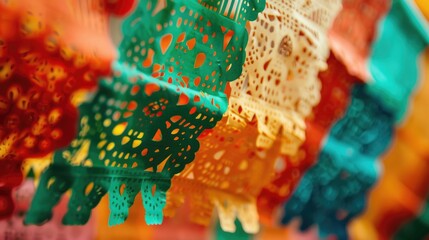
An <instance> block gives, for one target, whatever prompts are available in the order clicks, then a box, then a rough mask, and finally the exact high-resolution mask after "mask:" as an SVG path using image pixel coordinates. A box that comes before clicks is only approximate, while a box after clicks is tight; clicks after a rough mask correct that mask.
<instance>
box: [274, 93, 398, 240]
mask: <svg viewBox="0 0 429 240" xmlns="http://www.w3.org/2000/svg"><path fill="white" fill-rule="evenodd" d="M393 122H394V117H393V114H391V113H389V112H388V111H386V109H385V108H383V106H382V105H381V104H380V103H379V102H378V101H377V99H376V98H375V97H373V96H372V95H370V94H368V92H367V89H366V87H365V86H363V85H356V86H355V87H354V89H353V91H352V100H351V104H350V106H349V107H348V109H347V112H346V114H345V116H344V117H343V118H342V119H340V120H339V121H338V122H337V123H335V124H334V126H333V127H332V129H331V131H330V133H329V136H328V137H327V139H326V140H325V144H324V146H323V149H322V150H321V152H320V154H319V158H318V162H317V163H316V165H315V166H313V167H312V168H311V169H310V170H309V171H308V172H307V173H306V174H305V175H304V177H303V178H302V179H301V182H300V184H299V186H298V187H297V189H296V191H295V192H294V194H293V195H292V197H291V198H290V199H289V201H288V202H287V203H286V205H285V211H284V212H285V215H284V217H283V220H282V221H283V223H287V222H289V221H290V220H291V219H293V218H295V217H300V218H301V228H302V229H307V228H308V227H310V226H311V225H313V224H317V225H318V226H319V233H320V234H321V236H322V237H325V236H326V235H329V234H335V235H336V236H337V238H338V239H346V238H347V231H346V225H347V223H348V222H349V221H350V220H351V219H353V218H354V217H355V216H356V215H357V214H359V213H361V211H362V210H363V208H364V206H365V199H366V193H367V191H368V190H369V189H370V187H371V186H372V185H373V184H374V182H375V181H376V180H377V177H378V174H379V164H378V162H377V158H378V156H379V155H380V154H381V153H383V152H384V151H385V150H386V148H387V147H388V146H389V144H390V141H391V138H392V134H393Z"/></svg>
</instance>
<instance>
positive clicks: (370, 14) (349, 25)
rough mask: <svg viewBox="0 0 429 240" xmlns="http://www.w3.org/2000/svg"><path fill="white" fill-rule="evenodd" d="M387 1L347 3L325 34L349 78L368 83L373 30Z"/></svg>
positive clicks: (383, 11) (355, 0) (355, 1)
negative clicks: (327, 35)
mask: <svg viewBox="0 0 429 240" xmlns="http://www.w3.org/2000/svg"><path fill="white" fill-rule="evenodd" d="M390 2H391V1H389V0H378V1H373V0H347V1H343V8H342V10H341V11H340V13H339V14H338V15H337V17H336V18H335V21H334V23H333V24H332V28H331V29H330V31H329V41H330V45H331V49H332V51H333V52H334V54H335V56H336V57H337V58H338V59H339V60H340V61H342V62H343V63H344V65H345V66H346V67H347V69H348V71H349V72H350V74H351V75H353V76H357V77H359V78H360V79H361V80H362V81H366V80H368V79H369V76H370V75H369V72H368V69H367V58H368V55H369V54H370V51H371V44H372V42H373V40H374V37H375V34H376V31H377V26H378V23H379V21H380V19H382V18H383V17H384V15H385V14H386V13H387V11H388V10H389V7H390Z"/></svg>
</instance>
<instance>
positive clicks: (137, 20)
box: [26, 0, 247, 225]
mask: <svg viewBox="0 0 429 240" xmlns="http://www.w3.org/2000/svg"><path fill="white" fill-rule="evenodd" d="M148 23H151V24H148ZM122 29H123V35H124V39H123V40H122V42H121V44H120V47H119V52H120V61H118V62H117V63H115V65H114V69H115V71H114V73H113V77H112V78H109V79H105V80H103V81H101V83H100V86H99V91H98V92H97V93H96V95H95V96H94V98H93V99H92V100H91V101H89V102H87V103H84V104H82V106H81V107H80V112H81V118H80V121H79V133H78V136H77V138H76V139H75V140H73V142H72V143H71V144H70V145H69V146H68V147H67V148H64V149H62V150H61V151H57V152H56V153H55V154H54V161H53V164H52V165H51V166H50V167H49V168H48V169H47V171H46V172H45V173H44V174H42V177H41V180H40V185H39V188H38V190H37V192H36V195H35V197H34V200H33V203H32V207H31V208H30V212H29V213H28V215H27V218H26V222H27V223H42V222H44V221H46V220H49V219H50V218H51V211H52V207H53V206H55V204H56V203H57V202H58V200H59V198H60V197H61V195H62V194H64V193H65V192H66V191H67V190H71V191H72V195H71V198H70V202H69V209H68V212H67V214H66V215H65V216H64V219H63V222H64V223H65V224H84V223H85V222H86V221H88V218H89V216H90V213H91V210H92V208H94V207H95V206H96V205H97V204H98V202H99V201H100V199H101V198H102V197H103V196H104V195H105V194H106V193H109V207H110V210H111V214H110V219H109V225H115V224H120V223H122V222H123V221H124V220H125V219H126V218H127V216H128V209H129V207H130V206H131V205H132V204H133V202H134V198H135V196H136V195H137V194H138V193H139V192H141V193H142V196H143V205H144V207H145V210H146V217H145V218H146V222H147V223H148V224H160V223H161V222H162V219H163V208H164V206H165V194H166V192H167V190H168V189H169V188H170V180H171V178H172V177H173V175H175V174H177V173H180V172H181V171H182V170H183V168H184V167H185V166H186V164H188V163H190V162H192V160H193V159H194V156H195V153H196V152H197V150H198V148H199V143H198V140H197V137H198V136H199V135H200V134H201V133H202V132H203V131H204V130H205V129H208V128H213V127H214V126H215V125H216V123H217V122H218V121H219V120H220V119H221V118H222V115H223V114H224V112H225V111H226V108H227V98H226V95H225V93H224V92H223V91H224V89H225V86H226V83H227V81H231V80H234V79H235V78H237V77H238V76H239V75H240V73H241V68H242V63H243V61H244V46H245V45H244V44H245V43H246V41H247V33H246V30H245V28H244V26H241V25H240V24H237V23H236V22H234V21H232V20H230V19H227V18H225V17H223V16H221V15H219V14H218V13H217V12H215V11H212V10H210V9H208V8H206V7H204V6H202V5H200V4H199V3H198V2H197V1H182V0H175V1H170V0H168V1H156V0H150V1H141V2H140V3H139V5H138V6H137V7H136V9H135V11H134V12H133V14H132V15H131V16H130V17H128V18H127V19H126V20H125V22H124V25H123V28H122ZM42 203H43V204H42Z"/></svg>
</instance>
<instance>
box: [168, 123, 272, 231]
mask: <svg viewBox="0 0 429 240" xmlns="http://www.w3.org/2000/svg"><path fill="white" fill-rule="evenodd" d="M257 136H258V130H257V127H256V126H255V123H253V124H248V125H247V126H246V127H245V128H243V129H241V130H236V129H233V128H231V127H230V126H227V119H226V118H224V119H223V120H222V121H221V122H219V124H218V125H217V126H216V128H215V129H213V130H212V131H210V132H208V133H207V135H206V136H204V137H201V148H200V150H199V151H198V153H197V155H196V160H195V161H194V162H192V164H189V165H188V166H187V167H186V168H185V169H184V170H183V172H181V173H180V174H178V175H177V176H175V177H174V178H173V180H172V187H171V189H170V191H169V192H168V194H167V206H166V209H165V213H166V215H169V216H172V215H173V214H174V213H175V211H176V209H177V208H178V207H180V205H182V204H183V202H184V200H185V198H187V199H188V200H189V201H190V208H191V209H190V218H191V220H192V221H194V222H196V223H199V224H204V225H208V224H209V223H210V221H211V219H212V217H211V214H212V212H213V208H214V207H216V209H217V212H218V214H219V220H220V224H221V226H222V228H223V229H224V230H225V231H228V232H234V231H235V220H236V218H238V220H240V221H241V223H242V226H243V229H244V230H245V231H246V232H249V233H255V232H257V231H258V230H259V223H258V213H257V209H256V196H257V195H258V193H259V191H260V190H261V189H262V187H263V186H265V185H266V184H267V183H268V182H269V181H270V179H271V177H272V174H270V173H271V172H272V169H273V167H274V162H275V160H276V158H277V157H278V156H279V155H280V152H279V147H278V146H277V147H274V148H273V149H270V150H263V149H258V148H257V147H256V146H255V141H252V139H255V138H256V137H257Z"/></svg>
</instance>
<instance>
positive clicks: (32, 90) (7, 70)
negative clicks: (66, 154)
mask: <svg viewBox="0 0 429 240" xmlns="http://www.w3.org/2000/svg"><path fill="white" fill-rule="evenodd" d="M132 2H133V1H130V0H121V1H116V5H112V6H111V7H110V9H111V10H114V9H115V6H117V7H119V6H121V7H124V6H125V5H127V3H128V7H126V8H125V9H123V11H122V12H123V13H125V12H126V11H128V10H127V9H128V8H130V7H132ZM110 4H113V2H111V3H110ZM124 4H125V5H124ZM0 12H1V16H0V119H1V121H0V160H1V161H2V165H3V166H4V168H2V171H1V172H0V183H1V184H0V185H1V190H0V192H1V194H0V199H1V201H2V202H5V204H3V205H1V206H0V217H2V218H3V217H7V216H9V215H10V214H11V213H12V211H13V206H12V198H11V195H10V194H11V190H12V188H13V187H15V186H17V185H19V184H20V182H21V178H22V174H21V170H20V168H21V162H22V161H23V160H24V159H25V158H28V157H34V158H35V157H41V156H44V155H46V154H48V153H50V152H51V151H53V150H55V149H58V148H60V147H63V146H66V145H67V144H69V143H70V141H71V140H72V139H73V137H74V134H75V128H74V125H75V122H76V121H77V118H78V117H77V111H76V109H75V107H74V105H73V104H72V102H71V99H72V96H73V94H75V93H76V92H77V91H79V90H88V89H91V88H94V87H95V86H96V81H95V79H96V78H97V77H98V76H101V75H107V74H109V72H110V63H111V61H112V60H113V59H114V57H115V49H114V47H113V44H112V43H111V41H110V38H109V33H108V31H107V28H108V17H109V9H108V8H107V3H106V2H105V0H93V1H90V0H79V1H70V0H67V1H65V2H64V1H62V2H60V1H50V0H41V1H30V0H19V1H18V0H1V1H0Z"/></svg>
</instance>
